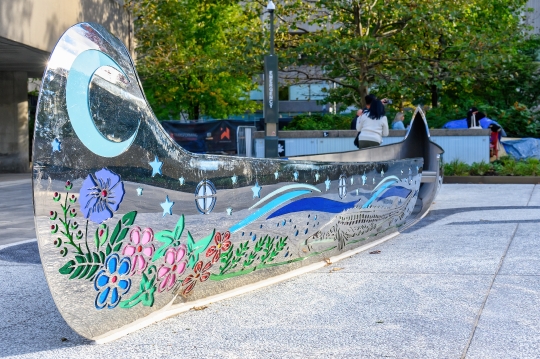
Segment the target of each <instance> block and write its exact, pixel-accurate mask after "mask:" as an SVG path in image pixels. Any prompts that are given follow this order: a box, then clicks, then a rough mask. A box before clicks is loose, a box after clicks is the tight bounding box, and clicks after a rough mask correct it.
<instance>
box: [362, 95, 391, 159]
mask: <svg viewBox="0 0 540 359" xmlns="http://www.w3.org/2000/svg"><path fill="white" fill-rule="evenodd" d="M368 96H373V95H368ZM367 102H368V97H367V96H366V103H367ZM368 109H369V111H368V112H364V113H363V114H362V116H360V117H359V118H358V120H357V121H356V130H357V131H358V132H359V133H358V135H357V136H358V148H359V149H361V148H366V147H374V146H379V145H380V144H381V143H382V138H383V136H388V119H387V118H386V116H385V110H384V105H383V103H382V102H381V101H380V100H378V99H377V98H376V97H375V96H373V97H372V98H370V102H369V108H368Z"/></svg>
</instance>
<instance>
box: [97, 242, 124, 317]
mask: <svg viewBox="0 0 540 359" xmlns="http://www.w3.org/2000/svg"><path fill="white" fill-rule="evenodd" d="M130 267H131V262H130V260H129V258H128V257H124V258H122V259H120V257H119V256H118V254H116V253H114V254H111V255H110V256H108V257H107V259H105V269H102V270H101V271H99V272H98V274H97V275H96V278H95V279H94V289H95V290H96V291H98V292H99V293H98V295H97V296H96V302H95V304H96V309H103V308H105V307H108V308H109V309H113V308H114V307H116V306H117V305H118V303H120V299H122V295H124V294H126V293H127V292H128V291H129V289H130V288H131V279H129V278H126V277H127V275H128V274H129V269H130Z"/></svg>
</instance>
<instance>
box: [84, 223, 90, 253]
mask: <svg viewBox="0 0 540 359" xmlns="http://www.w3.org/2000/svg"><path fill="white" fill-rule="evenodd" d="M84 242H85V243H86V250H87V251H88V253H90V248H89V247H88V220H86V232H85V233H84Z"/></svg>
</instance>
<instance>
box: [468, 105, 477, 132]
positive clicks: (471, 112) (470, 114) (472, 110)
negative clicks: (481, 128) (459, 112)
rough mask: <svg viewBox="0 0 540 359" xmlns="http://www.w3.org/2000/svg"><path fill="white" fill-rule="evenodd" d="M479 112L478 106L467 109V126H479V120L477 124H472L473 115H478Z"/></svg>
mask: <svg viewBox="0 0 540 359" xmlns="http://www.w3.org/2000/svg"><path fill="white" fill-rule="evenodd" d="M477 113H478V109H477V108H476V107H471V108H470V109H469V111H467V128H471V126H475V127H476V126H478V121H475V122H476V124H472V119H473V117H476V114H477Z"/></svg>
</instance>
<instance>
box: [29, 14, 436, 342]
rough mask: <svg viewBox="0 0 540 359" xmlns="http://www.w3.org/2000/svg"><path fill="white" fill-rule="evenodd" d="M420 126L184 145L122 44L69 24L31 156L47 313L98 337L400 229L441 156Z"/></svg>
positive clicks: (91, 27) (46, 82)
mask: <svg viewBox="0 0 540 359" xmlns="http://www.w3.org/2000/svg"><path fill="white" fill-rule="evenodd" d="M418 124H420V121H414V122H413V126H412V128H411V130H410V132H409V135H408V137H407V139H406V140H405V142H404V143H405V144H404V145H403V146H402V147H400V148H398V147H396V148H393V147H392V148H391V149H390V148H389V147H388V146H382V147H380V148H377V149H371V150H364V151H355V152H352V153H347V154H343V156H341V157H340V156H337V157H336V156H328V157H327V156H320V157H317V158H309V157H306V158H297V159H289V160H280V159H256V158H249V157H232V156H219V155H198V154H192V153H189V152H186V151H185V150H183V149H182V148H181V147H179V146H178V145H177V144H176V143H175V142H174V141H172V140H171V138H170V137H169V136H168V134H167V133H166V132H165V131H164V130H163V128H162V127H161V125H160V124H159V122H158V121H157V120H156V118H155V116H154V114H153V112H152V110H151V108H150V106H149V105H148V103H147V101H146V99H145V97H144V94H143V91H142V87H141V84H140V81H139V78H138V77H137V74H136V71H135V68H134V65H133V62H132V60H131V58H130V57H129V54H128V51H127V50H126V48H125V47H124V46H123V45H122V44H121V42H120V41H119V40H118V39H116V38H115V37H114V36H112V35H111V34H110V33H108V32H107V31H106V30H105V29H104V28H103V27H101V26H100V25H97V24H93V23H81V24H78V25H75V26H73V27H72V28H70V29H69V30H68V31H67V32H66V33H65V34H64V35H63V36H62V37H61V39H60V40H59V42H58V44H57V46H56V47H55V49H54V51H53V53H52V55H51V58H50V61H49V63H48V66H47V69H46V71H45V74H44V76H43V83H42V88H41V91H40V97H39V102H38V110H37V116H36V125H35V137H34V157H33V158H34V174H33V188H34V209H35V222H36V230H37V236H38V242H39V248H40V255H41V258H42V263H43V268H44V271H45V274H46V277H47V281H48V284H49V287H50V289H51V293H52V295H53V298H54V300H55V303H56V305H57V306H58V309H59V311H60V313H61V314H62V316H63V317H64V318H65V320H66V322H67V323H68V324H69V325H70V326H71V327H72V328H73V329H74V330H75V331H77V332H78V333H79V334H81V335H83V336H85V337H87V338H91V339H92V338H98V337H103V336H106V335H108V334H110V333H113V332H115V331H117V330H119V329H121V328H125V327H126V326H130V325H134V323H137V321H138V320H141V319H143V318H145V317H147V316H149V315H151V314H152V313H154V312H156V311H158V310H161V309H162V308H164V307H166V306H167V305H175V304H179V303H187V302H192V301H195V300H197V299H201V298H205V297H208V296H212V295H215V294H219V293H223V292H226V291H229V290H232V289H235V288H239V287H242V286H245V285H249V284H252V283H255V282H258V281H261V280H263V279H267V278H271V277H273V276H276V275H279V274H282V273H286V272H289V271H291V270H294V269H296V268H300V267H303V266H306V265H309V264H311V263H314V262H318V261H322V260H324V259H325V258H328V257H330V256H333V255H336V254H339V253H342V252H344V251H348V250H350V249H354V248H356V247H358V246H361V245H363V244H365V243H367V242H370V241H373V240H375V239H377V238H381V237H383V236H386V235H388V234H391V233H393V232H396V231H398V230H399V229H400V228H403V226H405V225H407V223H410V222H408V220H409V219H410V218H419V216H418V214H419V213H425V211H426V210H427V208H429V204H428V202H427V199H432V198H433V197H434V196H435V194H436V186H437V185H438V184H440V181H437V182H426V183H424V182H423V181H422V171H423V170H424V171H425V170H427V169H429V170H430V171H436V174H435V176H438V177H437V178H439V177H440V172H437V171H438V167H439V166H440V156H439V157H437V158H435V157H433V153H434V152H433V151H434V148H433V144H432V143H431V142H430V141H429V138H428V137H427V136H426V129H425V127H424V126H420V125H418ZM422 128H424V129H423V130H422ZM351 141H352V139H351ZM407 141H409V142H407ZM426 146H427V147H426ZM412 147H414V149H412ZM426 148H427V149H426ZM437 151H438V150H436V151H435V152H437ZM437 153H439V154H440V153H442V151H439V152H437ZM311 157H313V156H311ZM425 166H428V168H427V169H426V167H425ZM426 186H431V187H429V188H428V187H426ZM433 186H435V187H433ZM428 192H429V193H428ZM419 200H423V202H422V203H421V204H420V208H419V204H418V201H419ZM429 203H431V201H430V202H429ZM411 216H412V217H411Z"/></svg>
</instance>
